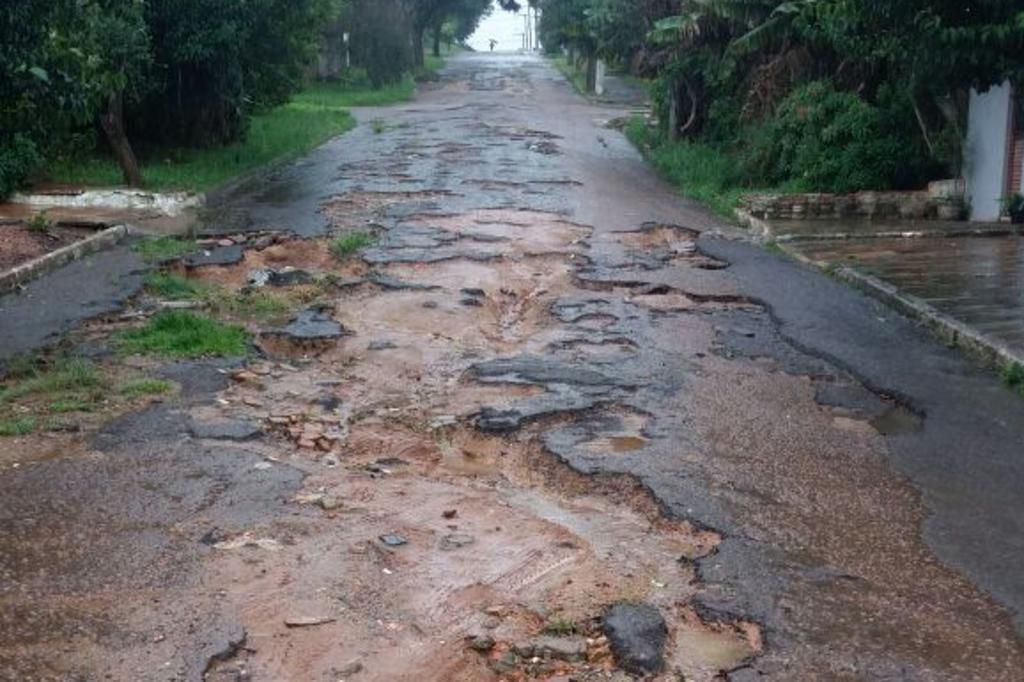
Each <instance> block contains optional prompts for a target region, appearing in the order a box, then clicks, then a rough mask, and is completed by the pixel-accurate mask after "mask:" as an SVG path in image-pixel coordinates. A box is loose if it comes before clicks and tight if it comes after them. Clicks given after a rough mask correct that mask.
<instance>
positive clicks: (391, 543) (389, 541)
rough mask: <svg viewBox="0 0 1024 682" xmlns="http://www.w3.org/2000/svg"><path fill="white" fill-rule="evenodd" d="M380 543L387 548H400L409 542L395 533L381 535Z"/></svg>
mask: <svg viewBox="0 0 1024 682" xmlns="http://www.w3.org/2000/svg"><path fill="white" fill-rule="evenodd" d="M379 539H380V541H381V542H383V543H384V544H385V545H387V546H388V547H401V546H402V545H407V544H409V541H408V540H406V539H405V538H403V537H402V536H401V535H397V534H395V533H388V534H387V535H381V536H380V538H379Z"/></svg>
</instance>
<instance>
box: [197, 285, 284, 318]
mask: <svg viewBox="0 0 1024 682" xmlns="http://www.w3.org/2000/svg"><path fill="white" fill-rule="evenodd" d="M202 299H203V302H204V303H205V304H206V306H207V307H208V308H209V309H210V312H212V313H213V314H214V315H219V316H227V317H236V318H242V319H247V320H273V319H277V318H280V317H284V316H286V315H288V314H289V313H290V312H291V309H292V306H291V305H290V304H289V303H288V301H287V300H285V299H284V298H282V297H281V296H276V295H274V294H272V293H270V292H267V291H259V290H257V291H242V292H230V291H227V290H225V289H219V288H218V289H210V290H209V291H207V292H205V293H204V295H203V297H202Z"/></svg>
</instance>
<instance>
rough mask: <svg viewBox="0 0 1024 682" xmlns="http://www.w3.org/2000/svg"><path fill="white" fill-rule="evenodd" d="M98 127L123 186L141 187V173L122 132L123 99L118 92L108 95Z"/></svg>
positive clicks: (133, 153)
mask: <svg viewBox="0 0 1024 682" xmlns="http://www.w3.org/2000/svg"><path fill="white" fill-rule="evenodd" d="M100 125H101V126H102V127H103V132H104V133H105V134H106V136H107V142H108V143H109V144H110V149H111V150H112V151H113V152H114V157H115V158H116V159H117V163H118V165H119V166H121V174H122V175H123V176H124V181H125V184H127V185H128V186H130V187H141V186H142V172H141V171H140V170H139V162H138V160H137V159H136V158H135V152H133V151H132V145H131V143H130V142H129V141H128V136H127V135H126V134H125V132H124V97H122V95H121V93H120V92H116V93H113V94H111V95H110V98H109V99H108V100H107V110H106V111H105V112H103V113H102V114H100Z"/></svg>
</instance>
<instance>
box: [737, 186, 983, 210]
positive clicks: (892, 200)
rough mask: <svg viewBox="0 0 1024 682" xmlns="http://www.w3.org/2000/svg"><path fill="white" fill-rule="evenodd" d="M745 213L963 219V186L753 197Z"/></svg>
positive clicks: (746, 200)
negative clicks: (898, 190) (919, 189)
mask: <svg viewBox="0 0 1024 682" xmlns="http://www.w3.org/2000/svg"><path fill="white" fill-rule="evenodd" d="M742 207H743V210H744V211H745V212H747V213H749V214H750V215H751V216H753V217H755V218H759V219H761V220H772V219H784V220H794V219H802V218H847V217H862V218H863V217H867V218H875V219H906V220H929V219H933V220H963V219H965V218H966V206H965V205H964V202H963V184H962V182H960V181H955V180H948V181H941V182H933V183H931V185H929V187H928V189H927V190H921V191H916V192H856V193H854V194H824V193H809V194H752V195H748V196H747V197H745V198H744V199H743V202H742Z"/></svg>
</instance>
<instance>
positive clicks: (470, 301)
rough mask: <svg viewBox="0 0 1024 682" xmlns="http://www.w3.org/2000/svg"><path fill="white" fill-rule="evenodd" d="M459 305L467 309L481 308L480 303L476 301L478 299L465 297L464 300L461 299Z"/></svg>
mask: <svg viewBox="0 0 1024 682" xmlns="http://www.w3.org/2000/svg"><path fill="white" fill-rule="evenodd" d="M459 304H460V305H464V306H466V307H468V308H479V307H481V306H482V305H483V304H482V303H480V299H478V298H471V297H469V296H466V297H465V298H463V299H461V300H460V301H459Z"/></svg>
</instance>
